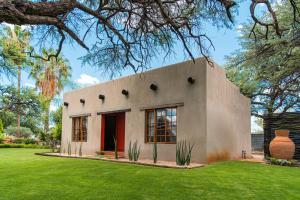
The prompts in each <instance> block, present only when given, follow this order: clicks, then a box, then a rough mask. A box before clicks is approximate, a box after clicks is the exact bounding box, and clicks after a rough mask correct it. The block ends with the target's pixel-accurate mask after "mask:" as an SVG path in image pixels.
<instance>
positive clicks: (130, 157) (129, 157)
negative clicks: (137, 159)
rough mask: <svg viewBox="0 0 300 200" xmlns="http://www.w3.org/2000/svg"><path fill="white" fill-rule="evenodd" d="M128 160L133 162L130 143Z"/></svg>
mask: <svg viewBox="0 0 300 200" xmlns="http://www.w3.org/2000/svg"><path fill="white" fill-rule="evenodd" d="M128 159H129V160H130V161H132V160H133V155H132V148H131V141H130V142H129V147H128Z"/></svg>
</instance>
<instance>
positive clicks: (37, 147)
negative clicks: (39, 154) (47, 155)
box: [0, 144, 49, 149]
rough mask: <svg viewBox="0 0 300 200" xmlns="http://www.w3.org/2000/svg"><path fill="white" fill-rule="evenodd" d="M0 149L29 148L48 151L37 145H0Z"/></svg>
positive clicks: (45, 147)
mask: <svg viewBox="0 0 300 200" xmlns="http://www.w3.org/2000/svg"><path fill="white" fill-rule="evenodd" d="M0 148H31V149H48V148H49V147H47V146H41V145H37V144H0Z"/></svg>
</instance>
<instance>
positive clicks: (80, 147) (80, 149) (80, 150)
mask: <svg viewBox="0 0 300 200" xmlns="http://www.w3.org/2000/svg"><path fill="white" fill-rule="evenodd" d="M78 155H79V156H80V157H81V156H82V142H81V143H80V146H79V151H78Z"/></svg>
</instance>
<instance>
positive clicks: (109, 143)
mask: <svg viewBox="0 0 300 200" xmlns="http://www.w3.org/2000/svg"><path fill="white" fill-rule="evenodd" d="M116 124H117V122H116V116H114V115H107V116H106V118H105V136H104V151H114V150H115V141H114V139H115V138H116V135H117V128H116Z"/></svg>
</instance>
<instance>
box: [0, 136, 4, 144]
mask: <svg viewBox="0 0 300 200" xmlns="http://www.w3.org/2000/svg"><path fill="white" fill-rule="evenodd" d="M3 141H4V137H3V136H0V144H3Z"/></svg>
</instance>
